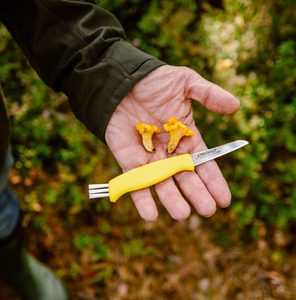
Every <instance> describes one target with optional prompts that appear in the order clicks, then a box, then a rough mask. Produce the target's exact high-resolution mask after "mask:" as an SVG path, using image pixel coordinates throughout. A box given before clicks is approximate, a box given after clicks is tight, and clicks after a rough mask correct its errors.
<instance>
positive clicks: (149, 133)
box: [136, 123, 160, 152]
mask: <svg viewBox="0 0 296 300" xmlns="http://www.w3.org/2000/svg"><path fill="white" fill-rule="evenodd" d="M136 129H137V131H138V132H139V133H140V134H141V135H142V141H143V145H144V147H145V149H146V150H147V151H149V152H153V151H154V145H153V142H152V137H153V134H154V133H159V132H160V130H159V128H158V127H157V126H155V125H150V124H146V123H138V124H137V125H136Z"/></svg>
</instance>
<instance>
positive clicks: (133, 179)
mask: <svg viewBox="0 0 296 300" xmlns="http://www.w3.org/2000/svg"><path fill="white" fill-rule="evenodd" d="M247 144H249V142H247V141H244V140H237V141H233V142H231V143H227V144H224V145H221V146H218V147H215V148H211V149H208V150H205V151H201V152H197V153H193V154H188V153H187V154H181V155H177V156H173V157H169V158H165V159H161V160H158V161H154V162H152V163H149V164H146V165H143V166H141V167H138V168H135V169H132V170H130V171H128V172H126V173H123V174H121V175H119V176H117V177H115V178H113V179H111V180H110V181H109V183H103V184H89V186H88V192H89V198H90V199H94V198H103V197H109V199H110V201H111V202H116V201H117V200H118V199H119V198H120V197H121V196H122V195H124V194H126V193H128V192H132V191H136V190H140V189H143V188H146V187H149V186H152V185H154V184H157V183H159V182H161V181H164V180H165V179H167V178H169V177H171V176H173V175H175V174H177V173H179V172H182V171H194V167H195V166H198V165H201V164H203V163H205V162H207V161H210V160H213V159H215V158H217V157H220V156H222V155H225V154H227V153H229V152H232V151H235V150H237V149H239V148H241V147H244V146H246V145H247Z"/></svg>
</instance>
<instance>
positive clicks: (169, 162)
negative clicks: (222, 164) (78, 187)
mask: <svg viewBox="0 0 296 300" xmlns="http://www.w3.org/2000/svg"><path fill="white" fill-rule="evenodd" d="M193 170H194V164H193V160H192V158H191V155H190V154H182V155H178V156H173V157H170V158H165V159H161V160H158V161H155V162H152V163H150V164H147V165H143V166H141V167H138V168H135V169H133V170H130V171H128V172H126V173H123V174H121V175H119V176H117V177H115V178H113V179H112V180H110V181H109V197H110V201H111V202H116V201H117V200H118V198H120V197H121V196H122V195H124V194H125V193H128V192H132V191H136V190H140V189H143V188H146V187H149V186H152V185H154V184H156V183H159V182H161V181H163V180H165V179H167V178H169V177H171V176H173V175H175V174H176V173H179V172H181V171H193Z"/></svg>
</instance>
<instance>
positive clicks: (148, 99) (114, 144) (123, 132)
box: [105, 66, 240, 221]
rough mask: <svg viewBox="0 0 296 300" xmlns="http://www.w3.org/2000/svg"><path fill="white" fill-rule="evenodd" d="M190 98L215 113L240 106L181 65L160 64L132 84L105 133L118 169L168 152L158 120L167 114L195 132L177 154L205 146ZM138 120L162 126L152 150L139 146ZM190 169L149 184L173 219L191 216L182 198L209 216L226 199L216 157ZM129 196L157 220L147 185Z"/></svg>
mask: <svg viewBox="0 0 296 300" xmlns="http://www.w3.org/2000/svg"><path fill="white" fill-rule="evenodd" d="M191 99H196V100H197V101H198V102H200V103H201V104H202V105H203V106H205V107H206V108H207V109H209V110H211V111H214V112H217V113H220V114H231V113H234V112H235V111H237V110H238V109H239V106H240V104H239V101H238V100H237V99H236V98H235V97H234V96H232V95H231V94H230V93H228V92H226V91H225V90H223V89H222V88H220V87H219V86H217V85H215V84H213V83H211V82H209V81H207V80H206V79H204V78H203V77H201V76H200V75H199V74H197V73H196V72H194V71H193V70H191V69H189V68H186V67H173V66H162V67H159V68H158V69H156V70H154V71H153V72H151V73H150V74H148V75H147V76H146V77H145V78H143V79H142V80H140V81H139V82H138V83H137V84H136V85H135V86H134V88H133V89H132V90H131V91H130V93H129V94H128V95H127V96H126V97H125V98H124V99H123V100H122V102H121V103H120V104H119V105H118V107H117V108H116V110H115V112H114V113H113V115H112V117H111V120H110V121H109V123H108V126H107V129H106V134H105V137H106V142H107V144H108V146H109V148H110V150H111V151H112V153H113V154H114V156H115V158H116V159H117V161H118V163H119V165H120V166H121V167H122V170H123V172H126V171H128V170H130V169H133V168H136V167H139V166H141V165H144V164H147V163H150V162H152V161H155V160H159V159H162V158H165V157H167V153H166V147H167V145H168V141H169V133H167V132H164V130H163V124H164V123H167V121H168V119H169V117H171V116H174V117H176V118H177V119H179V120H181V121H182V122H183V123H185V124H186V125H187V126H188V127H190V128H191V129H192V130H193V131H194V132H195V136H193V137H184V138H183V139H182V140H181V142H180V144H179V146H178V147H177V149H176V151H175V153H176V154H182V153H194V152H198V151H202V150H205V149H207V147H206V145H205V143H204V141H203V139H202V137H201V135H200V133H199V132H198V130H197V128H196V126H195V124H194V119H193V116H192V108H191ZM138 122H144V123H149V124H153V125H157V126H158V127H159V128H160V129H161V133H158V134H156V135H154V137H153V143H154V146H155V149H156V151H155V152H154V153H149V152H147V151H146V150H145V149H144V147H143V145H142V140H141V136H140V135H139V133H138V132H137V131H136V129H135V124H137V123H138ZM195 170H196V172H181V173H178V174H176V175H175V176H174V179H173V178H169V179H167V180H165V181H163V182H161V183H158V184H156V185H155V186H154V189H155V192H156V194H157V196H158V198H159V200H160V201H161V203H162V204H163V205H164V207H165V208H166V209H167V211H168V212H169V214H170V215H171V216H172V218H174V219H176V220H183V219H186V218H187V217H188V216H189V215H190V206H189V204H188V203H187V201H189V202H190V203H191V205H192V206H193V207H194V208H195V210H196V211H197V212H198V213H199V214H200V215H203V216H211V215H213V214H214V213H215V211H216V206H217V205H218V206H220V207H226V206H228V205H229V204H230V201H231V194H230V191H229V188H228V185H227V183H226V181H225V179H224V177H223V175H222V173H221V171H220V169H219V167H218V165H217V164H216V162H215V161H210V162H207V163H205V164H203V165H200V166H198V167H196V169H195ZM177 185H178V186H177ZM181 191H182V193H181ZM182 194H183V195H184V196H183V195H182ZM131 197H132V200H133V202H134V204H135V206H136V208H137V210H138V212H139V214H140V215H141V217H142V218H143V219H145V220H147V221H153V220H156V219H157V216H158V212H157V208H156V205H155V202H154V199H153V197H152V194H151V191H150V188H145V189H142V190H138V191H135V192H132V193H131Z"/></svg>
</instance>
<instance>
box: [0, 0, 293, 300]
mask: <svg viewBox="0 0 296 300" xmlns="http://www.w3.org/2000/svg"><path fill="white" fill-rule="evenodd" d="M96 2H97V4H98V5H100V6H102V7H104V8H106V9H107V10H109V11H111V12H113V13H114V15H116V17H117V18H118V19H119V20H120V22H121V23H122V25H123V27H124V28H125V30H126V34H127V37H128V39H129V41H130V42H131V43H132V44H134V45H135V46H136V47H139V48H140V49H142V50H144V51H146V52H148V53H150V54H152V55H154V56H156V57H158V58H160V59H161V60H163V61H165V62H167V63H168V64H172V65H185V66H188V67H190V68H193V69H195V70H196V71H197V72H199V73H200V74H202V75H203V76H204V77H206V78H207V79H209V80H211V81H214V82H215V83H217V84H219V85H221V86H222V87H224V88H225V89H227V90H229V91H230V92H232V93H233V94H234V95H236V96H237V97H238V98H239V99H240V100H241V110H240V112H238V113H236V114H235V115H234V116H218V115H215V114H213V113H209V112H207V111H206V110H205V109H203V108H201V107H200V106H198V105H197V104H194V116H195V120H196V124H197V126H198V128H199V129H200V131H201V133H202V135H203V137H204V139H205V141H206V143H207V145H208V146H209V147H213V146H216V145H218V144H222V143H225V142H229V141H231V140H235V139H246V140H248V141H249V142H250V145H249V146H248V147H246V148H244V149H243V150H241V151H238V152H235V153H233V154H231V155H229V156H227V157H224V158H223V159H219V160H218V163H219V165H220V166H221V169H222V171H223V173H224V174H225V177H226V178H227V180H228V182H229V183H230V187H231V191H232V195H233V202H232V204H231V206H230V208H228V209H226V210H223V212H222V213H221V214H220V215H218V217H216V218H215V217H214V218H212V219H210V220H206V223H207V224H210V226H211V228H212V230H213V232H215V235H216V238H217V240H218V242H219V243H221V244H222V245H224V246H225V247H226V246H228V245H230V244H231V243H233V242H235V243H236V242H238V241H240V242H241V243H243V244H244V243H246V244H247V243H248V242H249V241H257V240H261V239H264V240H266V241H267V242H268V243H270V244H271V245H274V244H275V246H277V245H278V243H280V244H281V245H284V246H289V247H290V248H291V247H292V248H293V247H294V246H293V245H295V238H294V237H293V236H292V235H293V232H294V229H295V225H296V185H295V182H296V156H295V154H296V90H295V80H296V59H295V58H296V42H295V41H296V26H295V25H296V24H295V23H296V18H295V11H296V7H295V1H293V0H272V1H261V0H260V1H255V0H224V1H222V0H221V1H219V0H211V1H209V0H208V1H206V0H204V1H196V0H178V1H169V0H152V1H146V0H116V1H115V0H114V1H106V0H97V1H96ZM0 66H1V68H0V82H1V83H2V85H3V88H4V91H5V93H6V96H7V98H8V103H9V111H10V117H11V122H12V144H13V151H14V156H15V169H14V170H13V173H12V176H11V182H12V184H14V185H15V187H16V188H19V193H20V194H22V195H23V201H22V205H23V209H24V210H25V211H27V214H26V219H25V224H27V225H28V224H33V227H34V228H37V230H39V229H41V230H42V231H43V232H47V231H48V230H50V229H49V227H48V223H49V216H48V213H47V211H46V210H45V211H44V210H43V207H44V206H46V207H48V206H51V207H54V209H55V210H56V211H58V214H61V215H62V216H65V218H66V220H67V221H68V222H69V223H71V222H75V221H73V220H76V219H75V218H76V217H77V216H79V217H81V216H87V218H89V221H87V222H89V226H90V227H91V226H93V225H94V224H93V223H92V222H94V221H93V220H94V219H95V218H97V216H98V215H100V216H101V218H102V220H103V221H102V222H101V223H102V224H101V223H100V226H101V227H100V228H101V229H100V233H99V236H96V235H95V233H94V232H93V231H91V232H89V231H90V229H85V227H84V230H85V231H87V233H85V231H77V232H75V234H74V237H73V240H74V247H75V248H76V249H77V251H82V249H84V248H85V247H86V248H87V247H88V248H89V251H90V252H93V253H97V254H96V255H94V256H95V258H94V260H95V261H97V262H98V263H99V265H98V266H97V267H96V268H97V269H99V270H103V271H102V272H99V275H97V277H95V278H96V280H98V281H101V280H102V278H103V280H104V278H105V279H107V278H110V276H111V274H112V270H110V268H109V267H110V266H109V267H108V268H105V267H101V262H102V260H104V259H105V258H106V257H107V256H108V254H107V253H108V247H107V246H106V245H105V243H107V244H108V234H110V231H111V229H110V228H109V226H110V225H109V224H112V226H113V225H114V224H117V225H119V226H125V222H126V221H127V220H128V217H127V216H124V215H120V216H121V218H122V219H121V220H120V221H119V220H114V219H112V217H110V215H111V214H110V212H109V209H110V205H109V203H108V201H107V200H106V201H102V202H99V204H92V203H89V202H88V200H87V199H86V189H85V186H86V184H87V183H88V182H92V181H98V182H105V181H107V180H108V179H110V178H111V177H112V176H114V175H116V174H118V173H119V172H120V170H119V168H118V166H117V164H116V163H115V161H114V159H113V157H112V156H111V155H110V153H109V151H108V150H107V149H106V148H105V147H104V146H103V144H101V143H100V142H98V141H97V140H96V139H95V138H94V137H93V136H92V135H91V134H90V133H88V132H87V131H86V129H85V128H84V127H83V126H82V125H81V124H79V123H78V122H77V121H75V119H74V117H73V115H72V113H71V112H70V109H69V106H68V103H67V99H66V98H65V97H64V96H63V95H61V94H58V93H55V92H53V91H52V90H50V89H48V88H47V87H46V86H45V85H44V84H43V83H42V82H41V80H40V79H39V78H38V77H37V75H36V74H35V72H34V71H32V69H31V68H30V66H29V65H28V63H27V61H26V59H25V58H24V57H23V55H22V53H21V52H20V50H19V49H18V48H17V46H16V45H15V43H14V42H13V40H12V39H11V37H10V36H9V34H8V33H7V31H6V30H5V29H4V27H0ZM24 188H25V189H26V194H24V193H23V192H22V190H23V189H24ZM118 205H119V206H120V205H122V206H120V207H121V208H123V210H122V211H123V212H129V213H130V211H131V209H132V204H130V203H129V201H127V202H125V203H124V204H121V203H120V204H118ZM92 211H93V213H92ZM69 214H70V216H69ZM92 214H93V215H92ZM162 215H163V216H162V217H164V218H165V213H162ZM103 216H107V217H106V219H107V221H106V219H104V217H103ZM113 216H114V215H113ZM108 218H109V219H108ZM126 218H127V219H126ZM217 218H218V221H217ZM115 219H116V218H115ZM91 220H92V221H91ZM112 220H113V221H112ZM133 220H134V221H133V222H138V221H135V220H137V217H135V219H133ZM87 222H86V223H87ZM112 222H114V223H112ZM116 222H117V223H116ZM141 232H142V231H141V230H140V232H139V235H140V237H139V236H137V234H134V235H133V234H132V235H131V236H132V239H131V240H130V241H129V242H123V249H124V250H123V251H124V255H127V256H133V255H134V253H136V255H138V256H139V255H140V256H141V255H148V254H147V253H150V254H151V253H154V254H155V253H156V252H157V251H155V249H153V247H152V248H151V247H148V248H145V243H143V242H142V241H141ZM279 233H280V236H281V237H289V238H284V239H281V241H282V242H277V241H278V239H277V237H278V234H279ZM113 234H114V233H113ZM88 245H89V246H88ZM147 249H148V250H147ZM130 253H132V254H130ZM71 266H72V267H71V272H70V271H69V272H68V273H71V274H72V275H73V276H74V277H75V274H78V273H79V272H80V271H81V270H80V269H79V268H80V266H79V265H77V264H73V265H71ZM97 269H96V270H97ZM221 299H222V298H221Z"/></svg>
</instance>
